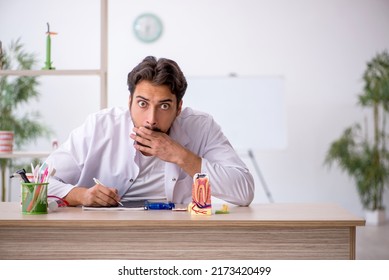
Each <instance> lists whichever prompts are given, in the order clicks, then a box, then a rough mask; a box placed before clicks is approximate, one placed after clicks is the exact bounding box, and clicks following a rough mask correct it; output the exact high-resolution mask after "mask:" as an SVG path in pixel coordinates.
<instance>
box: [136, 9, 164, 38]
mask: <svg viewBox="0 0 389 280" xmlns="http://www.w3.org/2000/svg"><path fill="white" fill-rule="evenodd" d="M133 29H134V33H135V36H136V37H137V38H138V39H139V40H140V41H142V42H144V43H152V42H155V41H156V40H158V38H159V37H161V35H162V30H163V25H162V21H161V20H160V19H159V17H157V16H156V15H154V14H150V13H146V14H141V15H139V16H138V17H137V18H136V19H135V21H134V25H133Z"/></svg>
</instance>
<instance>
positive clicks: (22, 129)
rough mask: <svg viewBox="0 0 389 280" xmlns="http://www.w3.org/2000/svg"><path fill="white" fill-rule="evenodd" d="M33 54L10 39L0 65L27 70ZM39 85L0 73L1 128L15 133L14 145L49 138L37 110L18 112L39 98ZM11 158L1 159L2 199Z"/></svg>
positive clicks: (27, 78) (30, 79)
mask: <svg viewBox="0 0 389 280" xmlns="http://www.w3.org/2000/svg"><path fill="white" fill-rule="evenodd" d="M36 62H37V61H36V58H35V55H34V54H31V53H28V52H25V51H24V46H23V44H22V43H21V42H20V39H18V40H16V41H13V42H11V44H10V47H9V50H8V51H7V50H3V52H2V53H0V65H2V69H3V70H30V69H32V67H33V66H34V65H35V64H36ZM38 86H39V83H38V79H37V77H34V76H17V77H10V76H7V75H2V76H0V115H1V118H0V130H10V131H13V132H14V141H15V147H16V148H21V147H22V146H23V145H25V144H27V143H30V142H31V141H32V140H37V139H38V138H39V137H42V136H44V137H49V136H50V134H51V130H50V129H49V128H47V127H46V126H45V125H43V124H42V123H41V121H40V118H41V117H40V114H39V113H38V112H24V113H22V112H21V111H22V110H21V109H20V108H21V106H22V105H26V104H28V103H29V102H30V101H31V100H33V99H35V100H38V99H39V95H40V94H39V92H38V91H37V87H38ZM11 164H12V161H11V160H10V159H0V167H1V171H2V172H1V173H2V174H1V175H2V199H3V201H4V199H5V197H4V195H5V178H4V175H5V169H6V168H7V166H8V167H9V166H11Z"/></svg>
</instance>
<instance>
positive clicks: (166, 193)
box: [47, 56, 254, 206]
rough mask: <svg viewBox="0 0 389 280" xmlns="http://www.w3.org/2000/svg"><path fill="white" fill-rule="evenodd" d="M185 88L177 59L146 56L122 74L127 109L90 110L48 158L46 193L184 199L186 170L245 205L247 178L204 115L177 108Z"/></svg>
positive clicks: (188, 184) (91, 202) (83, 199)
mask: <svg viewBox="0 0 389 280" xmlns="http://www.w3.org/2000/svg"><path fill="white" fill-rule="evenodd" d="M186 88H187V82H186V79H185V77H184V75H183V73H182V71H181V69H180V68H179V66H178V65H177V63H176V62H174V61H172V60H169V59H165V58H161V59H159V60H157V59H156V58H155V57H151V56H149V57H146V58H145V59H144V60H143V61H142V62H141V63H140V64H139V65H137V66H136V67H135V68H134V69H133V70H132V71H131V72H130V73H129V74H128V89H129V91H130V97H129V109H121V108H111V109H105V110H102V111H99V112H97V113H95V114H92V115H90V116H89V117H88V118H87V120H86V121H85V123H84V124H83V125H82V126H81V127H79V128H77V129H75V130H74V131H73V132H72V133H71V134H70V136H69V139H68V140H67V141H66V142H65V143H64V144H63V145H61V146H60V147H59V148H58V149H57V150H56V151H55V152H53V153H52V154H51V155H50V156H49V158H48V159H47V162H48V163H51V164H53V166H54V168H55V169H56V170H57V172H56V174H55V175H56V176H55V177H53V178H52V179H51V180H50V184H49V190H48V192H49V194H50V195H57V196H59V197H63V198H65V199H66V200H67V201H68V203H69V204H70V205H73V206H76V205H86V206H109V205H117V203H118V201H120V200H123V201H126V200H139V199H165V200H168V201H172V202H175V203H189V202H190V201H191V199H192V182H193V179H192V178H193V175H194V174H196V173H207V174H208V176H209V180H210V184H211V192H212V195H213V196H214V197H217V198H220V199H222V200H225V201H227V202H230V203H233V204H237V205H249V204H250V203H251V201H252V200H253V197H254V181H253V177H252V175H251V174H250V172H249V171H248V169H247V168H246V166H245V165H244V163H243V162H242V161H241V160H240V159H239V157H238V155H237V154H236V152H235V151H234V149H233V148H232V146H231V145H230V143H229V142H228V140H227V138H226V137H225V136H224V135H223V133H222V131H221V128H220V127H219V125H218V124H216V123H215V121H214V120H213V119H212V117H211V116H210V115H208V114H205V113H201V112H197V111H194V110H192V109H191V108H184V109H183V100H182V98H183V96H184V94H185V91H186ZM93 178H98V179H99V180H100V182H102V183H103V184H104V185H101V184H96V183H95V182H94V180H93Z"/></svg>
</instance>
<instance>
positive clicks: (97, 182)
mask: <svg viewBox="0 0 389 280" xmlns="http://www.w3.org/2000/svg"><path fill="white" fill-rule="evenodd" d="M93 181H95V183H96V184H99V185H102V186H103V187H105V185H104V184H103V183H101V182H100V181H99V180H98V179H96V178H93ZM116 202H117V203H118V204H119V205H120V206H123V204H122V203H121V202H120V201H118V200H116Z"/></svg>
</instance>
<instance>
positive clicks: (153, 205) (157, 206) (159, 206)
mask: <svg viewBox="0 0 389 280" xmlns="http://www.w3.org/2000/svg"><path fill="white" fill-rule="evenodd" d="M173 208H174V203H173V202H149V201H146V202H145V210H172V209H173Z"/></svg>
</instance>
